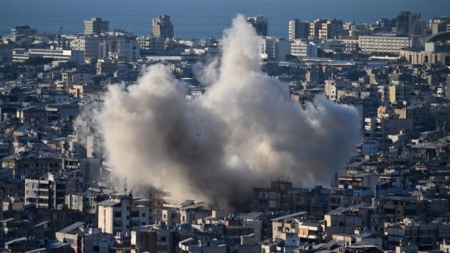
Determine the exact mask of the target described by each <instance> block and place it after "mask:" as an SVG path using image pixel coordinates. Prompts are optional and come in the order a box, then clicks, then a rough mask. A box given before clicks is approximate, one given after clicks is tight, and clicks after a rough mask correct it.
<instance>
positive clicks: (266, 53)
mask: <svg viewBox="0 0 450 253" xmlns="http://www.w3.org/2000/svg"><path fill="white" fill-rule="evenodd" d="M290 54H291V43H289V41H286V40H284V39H280V38H277V37H269V36H266V37H265V38H264V39H263V43H262V45H261V58H262V59H264V60H268V61H285V60H286V56H288V55H290Z"/></svg>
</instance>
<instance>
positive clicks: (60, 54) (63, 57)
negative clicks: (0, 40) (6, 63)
mask: <svg viewBox="0 0 450 253" xmlns="http://www.w3.org/2000/svg"><path fill="white" fill-rule="evenodd" d="M31 58H45V59H53V60H55V61H70V62H76V63H84V60H85V59H84V52H82V51H79V50H62V49H30V50H28V51H27V50H25V49H14V50H13V51H12V61H13V62H24V61H26V60H28V59H31Z"/></svg>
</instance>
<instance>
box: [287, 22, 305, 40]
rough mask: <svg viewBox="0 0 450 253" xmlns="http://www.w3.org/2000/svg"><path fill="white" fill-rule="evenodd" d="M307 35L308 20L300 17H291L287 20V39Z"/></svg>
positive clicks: (302, 37)
mask: <svg viewBox="0 0 450 253" xmlns="http://www.w3.org/2000/svg"><path fill="white" fill-rule="evenodd" d="M308 37H309V22H305V21H301V20H300V19H298V18H296V19H292V20H290V21H289V41H294V40H296V39H307V38H308Z"/></svg>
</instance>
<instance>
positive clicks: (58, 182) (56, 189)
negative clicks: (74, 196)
mask: <svg viewBox="0 0 450 253" xmlns="http://www.w3.org/2000/svg"><path fill="white" fill-rule="evenodd" d="M78 189H81V184H80V183H79V182H78V179H76V178H71V179H69V178H59V177H58V175H57V174H47V175H46V176H43V177H30V178H27V179H25V204H30V203H34V204H35V205H36V207H38V208H47V209H62V207H63V205H64V203H65V196H66V194H69V193H75V192H77V190H78Z"/></svg>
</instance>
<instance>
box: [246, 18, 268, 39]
mask: <svg viewBox="0 0 450 253" xmlns="http://www.w3.org/2000/svg"><path fill="white" fill-rule="evenodd" d="M247 22H249V23H250V24H251V25H252V26H253V27H254V28H255V30H256V33H257V34H258V35H259V36H268V35H269V19H268V18H265V17H264V16H256V17H248V18H247Z"/></svg>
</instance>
